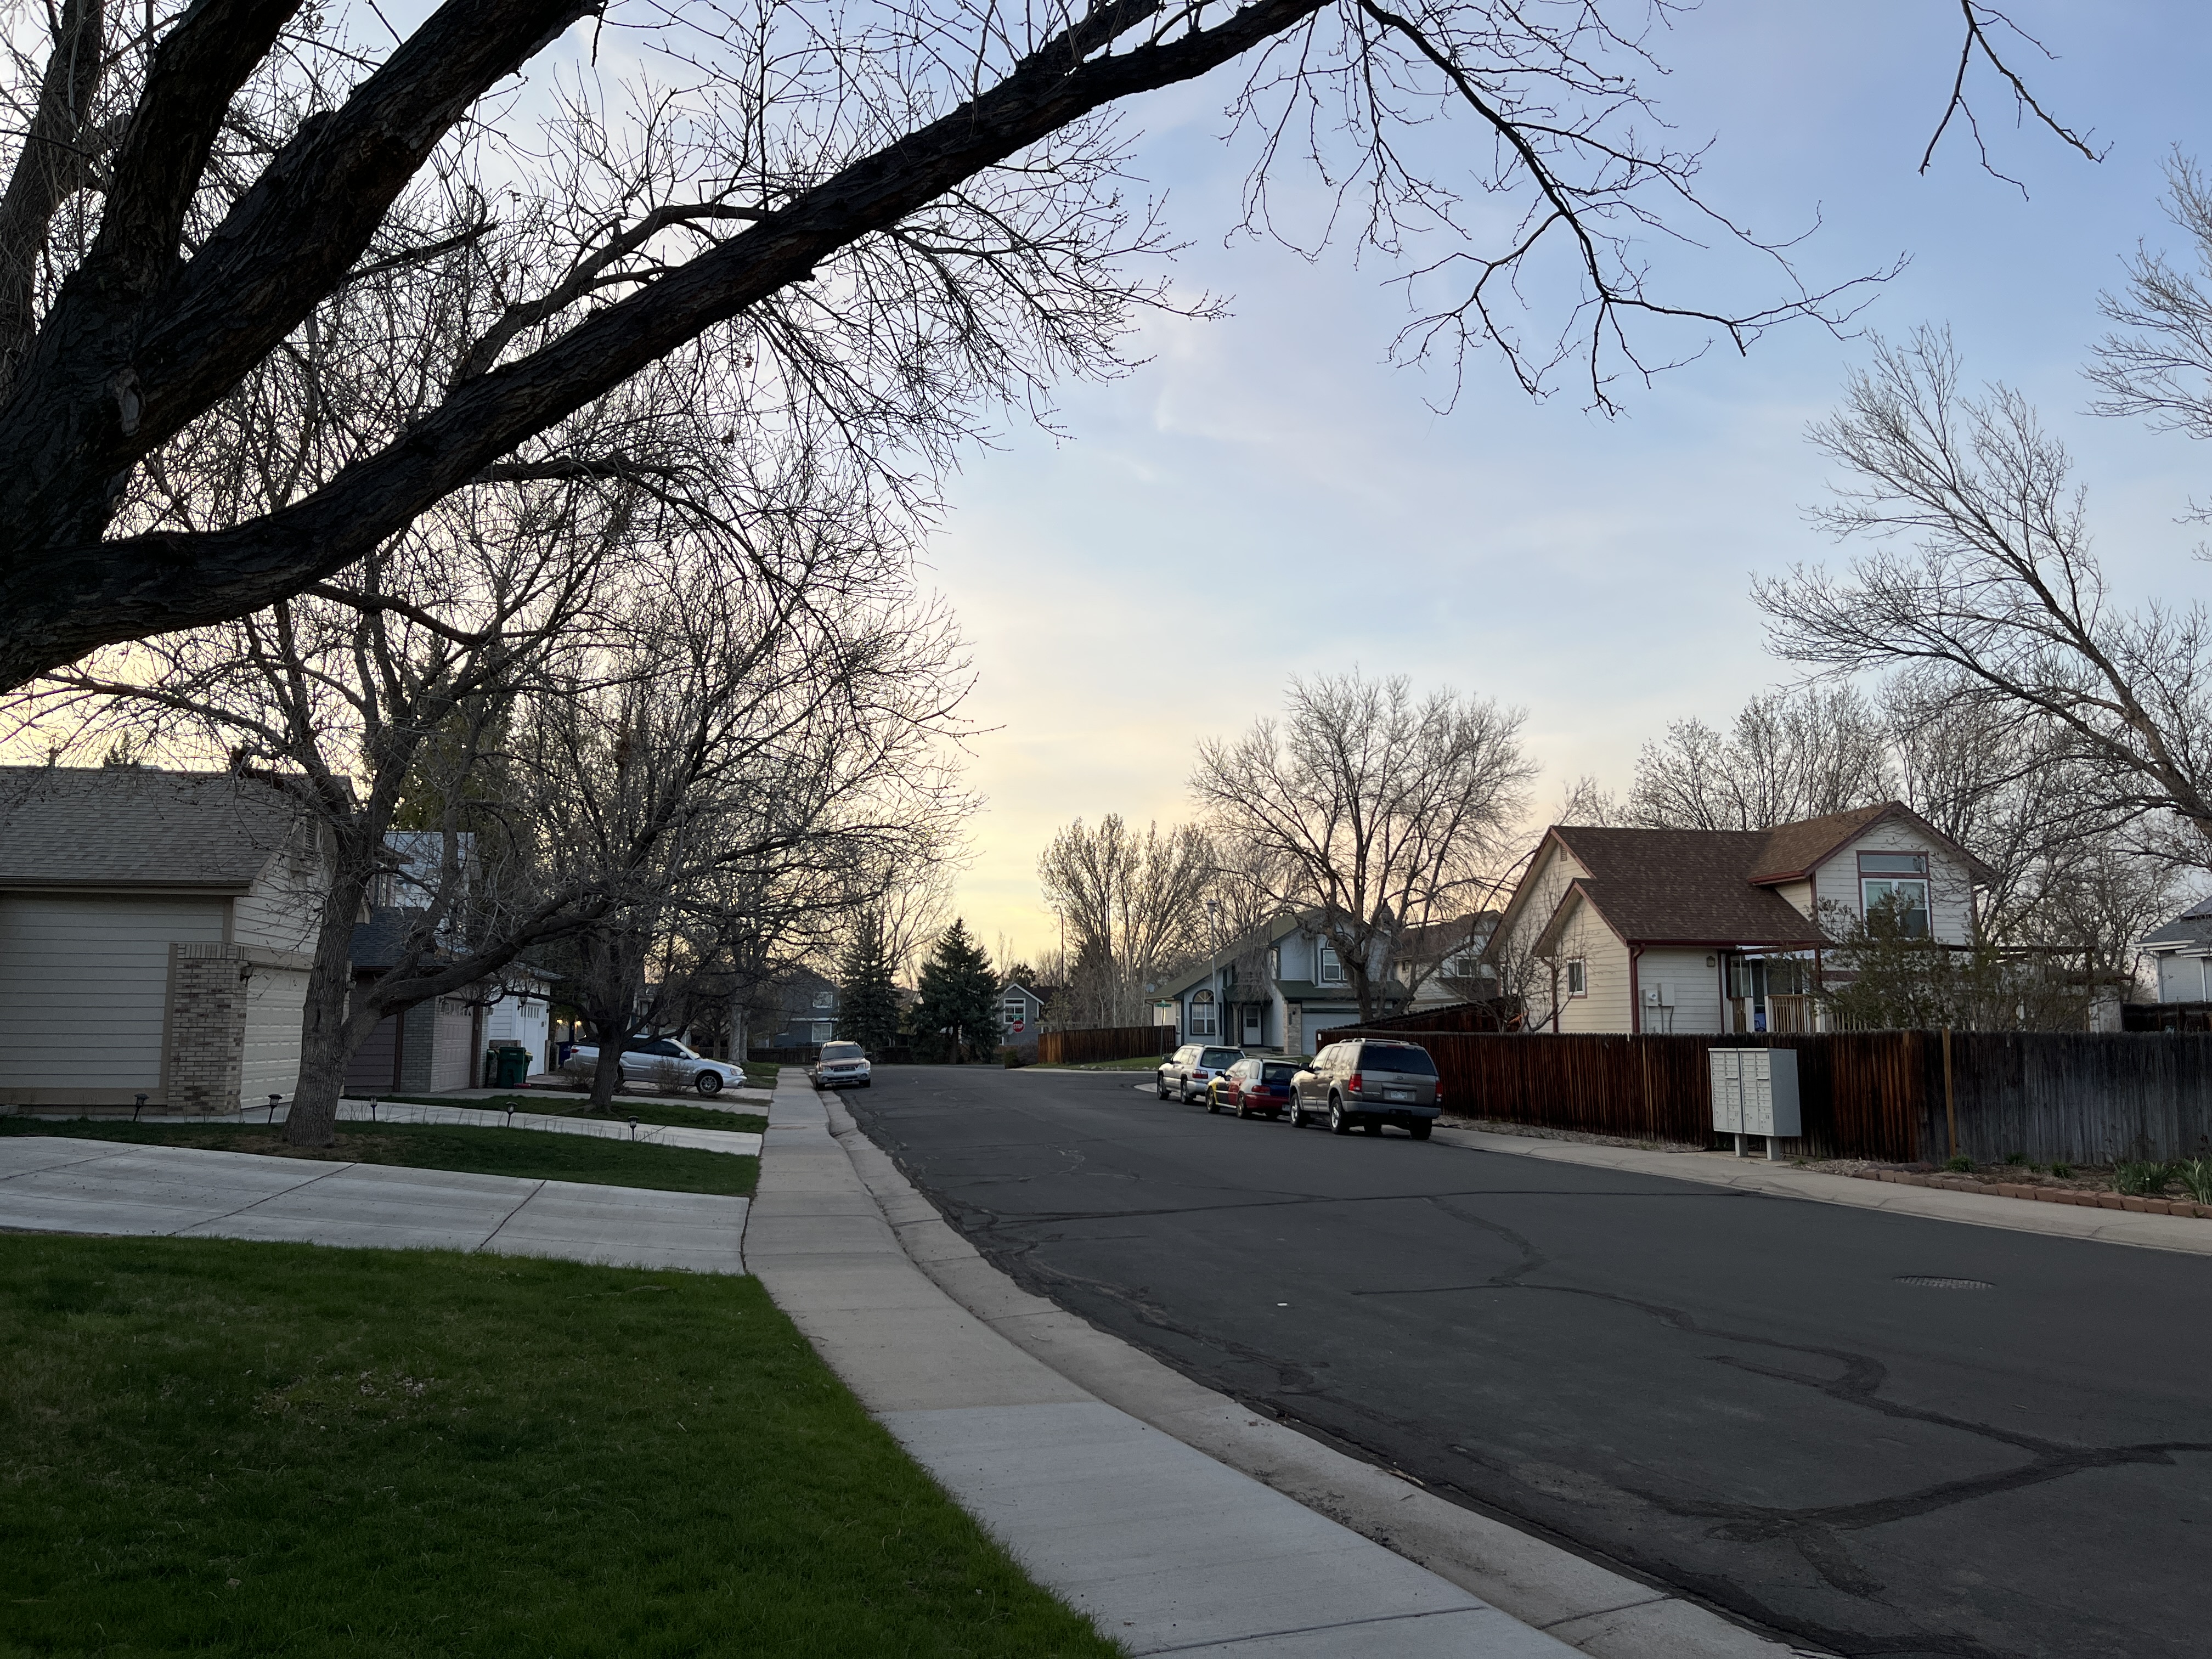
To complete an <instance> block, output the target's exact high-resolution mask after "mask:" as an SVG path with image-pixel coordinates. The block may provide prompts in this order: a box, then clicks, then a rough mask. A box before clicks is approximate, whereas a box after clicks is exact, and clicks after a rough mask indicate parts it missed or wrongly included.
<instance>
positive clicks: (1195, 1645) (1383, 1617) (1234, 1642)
mask: <svg viewBox="0 0 2212 1659" xmlns="http://www.w3.org/2000/svg"><path fill="white" fill-rule="evenodd" d="M1468 1613H1491V1614H1492V1615H1494V1616H1496V1617H1499V1618H1503V1617H1504V1616H1506V1615H1504V1614H1503V1613H1498V1609H1497V1608H1495V1607H1491V1606H1490V1605H1489V1604H1488V1603H1486V1602H1484V1603H1473V1602H1470V1603H1469V1604H1468V1606H1466V1607H1425V1608H1424V1609H1422V1610H1421V1611H1420V1612H1419V1613H1381V1614H1378V1615H1377V1616H1376V1617H1375V1618H1372V1619H1346V1620H1341V1621H1340V1622H1339V1623H1336V1624H1329V1625H1292V1626H1289V1627H1287V1628H1286V1629H1283V1630H1262V1631H1255V1632H1252V1634H1251V1635H1249V1636H1215V1637H1209V1638H1206V1640H1204V1641H1200V1642H1178V1643H1176V1644H1175V1645H1174V1646H1173V1647H1171V1648H1139V1649H1138V1650H1136V1651H1137V1652H1139V1654H1141V1655H1143V1656H1145V1659H1151V1656H1152V1655H1154V1654H1164V1653H1197V1652H1200V1651H1203V1650H1208V1649H1211V1650H1214V1651H1216V1652H1218V1651H1220V1650H1223V1649H1225V1648H1241V1647H1244V1646H1246V1645H1248V1644H1251V1643H1254V1642H1279V1641H1280V1640H1281V1639H1282V1638H1285V1636H1317V1635H1319V1634H1320V1633H1321V1632H1323V1631H1330V1630H1369V1629H1371V1628H1373V1627H1374V1626H1377V1625H1406V1624H1411V1623H1412V1622H1413V1620H1417V1619H1457V1618H1461V1617H1463V1616H1464V1615H1466V1614H1468ZM1577 1616H1578V1617H1579V1616H1586V1615H1577ZM1562 1622H1563V1623H1564V1622H1566V1621H1565V1620H1563V1621H1562Z"/></svg>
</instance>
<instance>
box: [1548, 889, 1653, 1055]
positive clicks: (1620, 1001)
mask: <svg viewBox="0 0 2212 1659" xmlns="http://www.w3.org/2000/svg"><path fill="white" fill-rule="evenodd" d="M1559 956H1560V958H1561V966H1560V970H1559V973H1560V984H1559V989H1560V994H1561V1001H1560V1004H1559V1030H1562V1031H1631V1030H1635V1029H1636V1028H1635V1025H1634V1024H1633V1022H1632V1020H1631V1019H1630V1018H1629V1010H1630V997H1629V986H1628V981H1629V967H1628V946H1627V945H1625V944H1623V943H1622V942H1621V939H1620V935H1619V934H1618V933H1614V932H1613V929H1612V928H1610V927H1607V926H1606V925H1605V923H1604V922H1603V921H1601V920H1600V919H1599V918H1598V916H1597V915H1595V913H1594V912H1593V911H1592V910H1591V909H1590V908H1589V906H1588V905H1586V904H1584V903H1583V902H1581V900H1579V899H1577V900H1576V901H1575V908H1574V910H1573V912H1572V913H1571V915H1569V916H1568V918H1567V920H1566V921H1565V925H1564V926H1563V927H1562V928H1561V930H1560V933H1559ZM1574 957H1581V958H1582V962H1583V986H1584V987H1585V989H1584V993H1583V995H1581V996H1578V997H1570V996H1567V995H1566V994H1565V991H1566V969H1565V963H1566V962H1567V961H1568V960H1571V959H1572V958H1574Z"/></svg>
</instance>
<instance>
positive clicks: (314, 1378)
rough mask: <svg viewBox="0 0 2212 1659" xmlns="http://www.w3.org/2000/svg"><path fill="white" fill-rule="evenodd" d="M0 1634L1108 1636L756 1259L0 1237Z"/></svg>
mask: <svg viewBox="0 0 2212 1659" xmlns="http://www.w3.org/2000/svg"><path fill="white" fill-rule="evenodd" d="M0 1492H4V1493H5V1501H4V1502H0V1560H5V1561H6V1563H7V1568H6V1572H5V1575H4V1577H5V1583H6V1589H5V1592H4V1593H0V1653H5V1654H8V1655H10V1656H16V1655H40V1656H79V1655H82V1656H91V1655H95V1654H97V1655H100V1656H106V1659H130V1656H143V1655H151V1654H156V1653H160V1654H176V1653H192V1654H197V1655H207V1656H228V1655H261V1654H269V1655H274V1654H278V1653H282V1654H284V1655H286V1656H323V1655H343V1656H362V1659H386V1656H394V1655H402V1656H433V1655H435V1656H465V1655H483V1656H487V1659H492V1656H496V1659H507V1656H532V1659H536V1656H540V1655H558V1656H562V1659H594V1656H608V1659H661V1656H670V1659H674V1656H697V1655H716V1656H719V1655H751V1654H759V1655H772V1656H778V1659H813V1656H876V1655H898V1656H915V1659H933V1656H940V1655H941V1656H946V1659H951V1656H978V1659H997V1656H1004V1659H1042V1656H1053V1655H1065V1656H1084V1659H1091V1656H1099V1659H1103V1656H1109V1655H1111V1654H1114V1653H1116V1652H1118V1651H1119V1650H1118V1649H1117V1648H1115V1647H1114V1646H1113V1645H1111V1644H1109V1643H1107V1642H1106V1641H1104V1640H1103V1639H1102V1638H1100V1637H1099V1636H1098V1635H1097V1632H1095V1631H1093V1630H1092V1628H1091V1626H1090V1625H1089V1624H1088V1623H1087V1622H1085V1620H1081V1619H1079V1618H1078V1617H1077V1616H1076V1615H1075V1614H1074V1613H1072V1612H1071V1611H1069V1610H1068V1609H1067V1608H1066V1607H1064V1606H1062V1605H1061V1604H1060V1603H1059V1602H1057V1601H1054V1600H1053V1599H1052V1598H1051V1597H1050V1596H1048V1595H1047V1594H1046V1593H1045V1592H1044V1591H1042V1589H1038V1588H1037V1587H1036V1586H1035V1585H1033V1584H1031V1583H1029V1582H1028V1581H1027V1580H1026V1579H1025V1578H1024V1577H1023V1576H1022V1574H1021V1573H1020V1572H1019V1571H1018V1570H1017V1569H1016V1568H1015V1567H1014V1566H1013V1565H1012V1563H1011V1562H1010V1561H1009V1560H1008V1559H1007V1558H1006V1555H1005V1554H1004V1553H1002V1552H1001V1551H1000V1550H999V1549H998V1547H996V1546H994V1544H993V1543H991V1541H989V1540H988V1539H987V1538H986V1537H985V1536H984V1535H983V1534H982V1533H981V1531H980V1530H979V1529H978V1528H977V1527H976V1526H975V1524H974V1522H971V1521H969V1519H968V1518H967V1516H964V1515H963V1514H962V1513H961V1512H960V1511H959V1510H957V1508H956V1507H955V1506H954V1505H953V1504H951V1502H950V1501H949V1500H948V1499H947V1498H945V1496H944V1494H943V1493H942V1492H939V1490H938V1489H937V1487H936V1486H934V1485H933V1483H932V1482H931V1481H930V1480H929V1479H928V1478H927V1476H926V1475H925V1474H923V1473H922V1472H921V1470H920V1469H919V1468H916V1467H915V1465H914V1464H913V1463H912V1462H909V1461H908V1459H907V1458H906V1456H905V1455H903V1454H902V1453H901V1452H900V1450H899V1449H898V1448H897V1446H896V1443H894V1442H893V1441H892V1440H891V1438H890V1436H889V1435H888V1434H887V1433H885V1432H884V1430H883V1429H881V1428H880V1427H879V1426H878V1425H876V1424H875V1423H874V1422H872V1420H871V1419H869V1418H868V1416H867V1415H866V1413H864V1412H863V1411H862V1410H861V1409H860V1407H859V1405H858V1404H857V1403H856V1402H855V1401H854V1399H853V1398H852V1396H851V1395H849V1394H848V1393H847V1392H846V1390H845V1389H844V1388H843V1386H842V1384H840V1383H838V1382H837V1380H836V1378H835V1377H834V1376H832V1375H831V1374H830V1373H829V1370H826V1369H825V1368H824V1367H823V1364H821V1362H820V1361H819V1360H817V1358H815V1357H814V1354H813V1352H812V1351H811V1349H809V1348H808V1346H806V1344H805V1341H804V1340H802V1339H801V1338H800V1336H799V1333H798V1332H797V1331H796V1330H795V1329H794V1328H793V1326H792V1324H791V1322H790V1321H788V1320H787V1319H786V1318H785V1317H784V1316H783V1315H782V1314H781V1313H780V1312H779V1311H778V1310H776V1308H775V1305H774V1304H772V1303H770V1302H769V1299H768V1297H767V1296H766V1295H765V1293H763V1291H762V1290H761V1288H760V1285H759V1282H758V1281H757V1280H756V1279H748V1278H738V1277H727V1278H725V1277H720V1276H717V1275H712V1274H692V1273H647V1272H639V1271H625V1270H619V1269H614V1268H605V1267H583V1266H580V1265H577V1264H574V1263H568V1262H559V1261H529V1260H525V1259H521V1258H517V1257H512V1256H477V1255H453V1254H449V1253H447V1252H442V1251H384V1250H334V1249H316V1248H314V1247H313V1246H310V1245H293V1244H258V1243H237V1242H233V1241H228V1240H221V1239H189V1240H188V1239H85V1238H56V1237H38V1236H29V1235H14V1236H0Z"/></svg>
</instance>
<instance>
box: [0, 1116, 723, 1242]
mask: <svg viewBox="0 0 2212 1659" xmlns="http://www.w3.org/2000/svg"><path fill="white" fill-rule="evenodd" d="M745 1209H746V1200H744V1199H742V1198H726V1197H720V1196H717V1195H714V1194H703V1193H664V1192H653V1191H647V1190H644V1189H641V1188H629V1187H598V1186H588V1185H585V1184H583V1183H580V1182H567V1181H526V1180H518V1179H516V1178H514V1177H513V1176H485V1175H457V1174H454V1173H453V1172H451V1171H448V1170H410V1169H397V1168H392V1167H390V1166H387V1165H382V1164H325V1163H318V1162H313V1161H311V1160H307V1159H301V1158H263V1157H256V1156H252V1155H248V1154H244V1153H239V1152H204V1151H201V1150H199V1149H197V1148H196V1147H189V1146H126V1145H118V1144H117V1143H115V1142H112V1141H98V1140H74V1139H68V1138H66V1137H64V1136H59V1135H52V1136H48V1135H10V1136H8V1137H6V1138H5V1139H0V1228H13V1229H16V1230H19V1231H29V1232H71V1233H112V1234H113V1233H119V1234H139V1235H144V1234H154V1235H159V1236H164V1237H179V1238H191V1237H210V1238H258V1239H284V1240H290V1241H293V1242H296V1243H307V1244H337V1245H353V1246H358V1247H369V1248H376V1249H438V1250H485V1251H489V1252H490V1253H492V1254H494V1255H542V1256H556V1257H560V1258H562V1259H563V1260H567V1261H592V1262H599V1263H604V1264H606V1265H608V1266H612V1267H688V1268H690V1269H693V1270H694V1271H696V1272H700V1273H743V1272H744V1270H745V1269H744V1254H743V1251H742V1249H741V1242H742V1240H743V1237H744V1224H745Z"/></svg>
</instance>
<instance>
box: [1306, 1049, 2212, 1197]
mask: <svg viewBox="0 0 2212 1659" xmlns="http://www.w3.org/2000/svg"><path fill="white" fill-rule="evenodd" d="M1361 1029H1362V1028H1358V1027H1347V1028H1346V1029H1344V1030H1335V1031H1325V1032H1322V1033H1321V1034H1320V1036H1319V1037H1317V1038H1316V1041H1317V1042H1332V1041H1334V1040H1336V1039H1339V1038H1342V1037H1350V1036H1358V1035H1359V1034H1360V1030H1361ZM1375 1034H1376V1036H1392V1037H1396V1038H1400V1039H1401V1040H1404V1041H1407V1042H1418V1043H1419V1044H1420V1045H1421V1046H1422V1047H1423V1048H1426V1049H1427V1050H1428V1051H1429V1053H1430V1054H1431V1055H1432V1056H1433V1057H1434V1058H1435V1060H1436V1062H1437V1073H1438V1074H1439V1076H1440V1077H1441V1078H1442V1079H1443V1087H1444V1095H1445V1104H1446V1109H1448V1110H1449V1111H1453V1112H1456V1113H1463V1114H1465V1115H1468V1116H1472V1117H1486V1118H1491V1119H1493V1120H1496V1121H1500V1122H1507V1123H1528V1124H1534V1125H1538V1126H1541V1127H1545V1128H1553V1129H1576V1130H1582V1131H1584V1132H1586V1133H1593V1134H1605V1135H1620V1136H1624V1137H1627V1138H1630V1139H1638V1140H1670V1141H1674V1142H1678V1143H1680V1142H1687V1143H1689V1144H1692V1145H1696V1146H1702V1145H1705V1144H1707V1143H1709V1142H1710V1141H1711V1139H1713V1135H1712V1109H1711V1097H1710V1094H1709V1088H1710V1085H1709V1083H1708V1078H1709V1075H1710V1073H1709V1070H1708V1062H1707V1061H1706V1059H1705V1051H1706V1050H1707V1049H1709V1048H1744V1047H1759V1046H1766V1047H1771V1048H1791V1049H1794V1050H1796V1054H1797V1079H1798V1091H1799V1104H1800V1107H1801V1109H1802V1114H1803V1118H1802V1121H1803V1127H1804V1133H1803V1134H1802V1136H1801V1137H1798V1138H1796V1139H1790V1140H1784V1141H1783V1142H1782V1143H1781V1146H1780V1148H1779V1150H1780V1151H1782V1152H1784V1153H1786V1154H1788V1155H1790V1156H1796V1157H1804V1158H1870V1159H1875V1160H1877V1161H1879V1162H1882V1163H1893V1164H1911V1163H1920V1162H1926V1163H1940V1162H1942V1160H1943V1159H1944V1158H1948V1157H1949V1156H1950V1155H1951V1152H1952V1148H1953V1144H1954V1142H1953V1125H1954V1122H1955V1124H1956V1145H1957V1149H1958V1150H1959V1151H1960V1152H1964V1153H1965V1154H1966V1156H1967V1157H1969V1158H1974V1159H1977V1160H1978V1161H1981V1162H1985V1163H1995V1162H1996V1161H1998V1160H2000V1159H2002V1158H2008V1157H2010V1156H2012V1155H2014V1154H2015V1153H2017V1154H2020V1155H2021V1156H2022V1157H2025V1158H2029V1159H2031V1160H2033V1161H2034V1162H2037V1163H2051V1162H2053V1161H2063V1162H2067V1163H2075V1164H2102V1163H2108V1162H2111V1161H2112V1160H2114V1159H2116V1158H2197V1157H2203V1156H2206V1155H2208V1154H2212V1036H2203V1035H2197V1034H2195V1033H2168V1032H2097V1033H2076V1032H2049V1031H2030V1032H2002V1031H1959V1032H1954V1033H1952V1034H1951V1036H1950V1040H1949V1047H1950V1064H1949V1080H1948V1089H1947V1085H1946V1079H1945V1065H1944V1046H1945V1043H1944V1034H1943V1033H1942V1032H1941V1031H1849V1032H1827V1033H1820V1034H1813V1033H1806V1034H1802V1035H1795V1034H1792V1035H1780V1034H1777V1035H1772V1036H1762V1037H1756V1038H1745V1037H1741V1036H1595V1035H1572V1036H1559V1035H1543V1036H1488V1035H1480V1034H1473V1033H1468V1032H1462V1031H1419V1030H1407V1029H1405V1028H1404V1027H1403V1026H1402V1025H1401V1026H1399V1027H1398V1028H1397V1029H1395V1030H1389V1031H1381V1030H1378V1031H1376V1033H1375Z"/></svg>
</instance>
